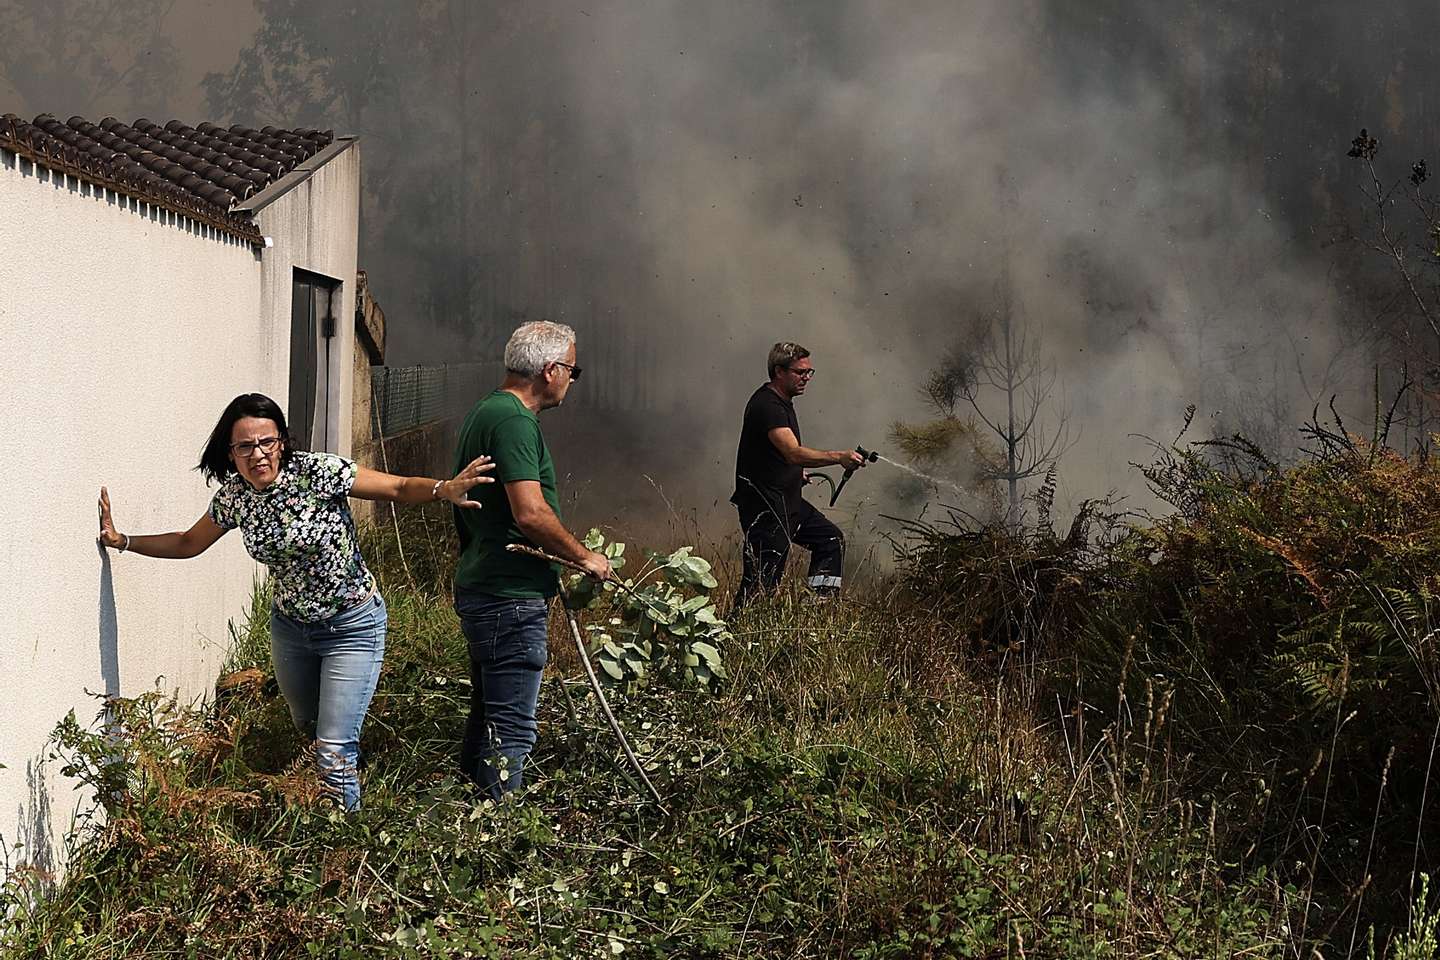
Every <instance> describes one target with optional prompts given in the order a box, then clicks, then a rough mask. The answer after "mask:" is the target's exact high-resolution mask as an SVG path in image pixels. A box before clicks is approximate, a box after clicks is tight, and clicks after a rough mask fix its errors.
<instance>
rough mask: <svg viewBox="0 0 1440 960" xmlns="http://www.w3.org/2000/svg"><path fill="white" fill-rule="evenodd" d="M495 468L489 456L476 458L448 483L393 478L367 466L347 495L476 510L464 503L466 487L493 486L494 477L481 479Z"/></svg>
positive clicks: (417, 478) (465, 500) (470, 503)
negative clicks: (446, 503)
mask: <svg viewBox="0 0 1440 960" xmlns="http://www.w3.org/2000/svg"><path fill="white" fill-rule="evenodd" d="M494 469H495V463H494V461H492V460H491V459H490V458H489V457H476V458H475V459H474V460H472V461H470V463H469V465H467V466H466V467H465V469H464V470H461V471H460V472H459V473H457V474H455V476H454V477H452V478H451V479H449V480H436V479H435V478H433V477H397V476H395V475H394V474H390V473H381V472H380V471H379V470H371V469H370V468H369V467H360V468H359V470H358V472H357V473H356V474H355V484H354V486H352V487H351V488H350V496H352V497H356V498H358V499H360V500H393V501H395V502H396V503H426V502H428V501H431V500H448V501H450V502H451V503H453V504H455V506H457V507H466V508H469V509H478V508H479V506H480V504H478V503H476V502H475V501H474V500H467V499H466V498H465V495H466V494H467V493H469V492H470V488H471V487H473V486H475V485H476V484H480V483H494V482H495V478H494V477H487V476H483V474H486V473H489V472H490V471H491V470H494Z"/></svg>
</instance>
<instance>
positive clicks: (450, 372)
mask: <svg viewBox="0 0 1440 960" xmlns="http://www.w3.org/2000/svg"><path fill="white" fill-rule="evenodd" d="M504 378H505V365H504V364H502V363H499V362H491V363H452V364H442V365H440V366H426V367H371V368H370V390H371V399H372V402H371V405H370V411H371V417H372V419H373V421H374V427H375V435H376V436H377V437H393V436H395V435H396V434H399V433H403V432H404V431H406V430H410V429H412V428H414V427H418V426H420V425H421V424H424V423H432V422H434V421H443V420H458V419H459V418H460V417H462V416H464V415H465V412H466V411H467V410H469V409H470V407H471V406H473V405H474V404H475V402H476V401H477V400H479V399H480V398H481V397H483V396H485V394H487V393H489V392H490V391H491V390H493V389H494V388H495V387H496V386H497V385H498V384H499V383H500V381H501V380H503V379H504Z"/></svg>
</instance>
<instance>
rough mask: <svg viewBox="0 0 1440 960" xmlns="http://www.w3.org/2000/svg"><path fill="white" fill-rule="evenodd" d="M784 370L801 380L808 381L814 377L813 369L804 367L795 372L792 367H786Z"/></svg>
mask: <svg viewBox="0 0 1440 960" xmlns="http://www.w3.org/2000/svg"><path fill="white" fill-rule="evenodd" d="M785 369H786V370H789V371H790V372H791V373H793V374H795V376H797V377H799V378H800V379H801V380H809V379H810V378H811V377H813V376H815V368H814V367H806V368H805V369H804V370H796V369H795V368H794V367H786V368H785Z"/></svg>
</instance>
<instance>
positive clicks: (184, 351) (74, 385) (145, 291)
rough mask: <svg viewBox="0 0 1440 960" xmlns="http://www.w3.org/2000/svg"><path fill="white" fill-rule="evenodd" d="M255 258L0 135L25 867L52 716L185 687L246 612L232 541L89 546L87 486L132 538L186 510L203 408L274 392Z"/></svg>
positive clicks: (12, 657)
mask: <svg viewBox="0 0 1440 960" xmlns="http://www.w3.org/2000/svg"><path fill="white" fill-rule="evenodd" d="M261 272H262V261H261V259H260V257H259V256H258V254H257V252H256V250H255V249H254V248H252V247H251V246H250V245H249V244H246V243H244V242H242V241H238V240H235V239H233V238H231V237H228V236H226V235H224V234H221V233H219V232H217V231H214V230H213V229H211V228H208V227H205V226H203V225H197V224H196V223H195V222H193V221H190V220H188V219H185V218H181V217H179V216H177V215H175V214H172V213H169V212H167V211H164V210H160V209H158V208H155V207H151V206H149V205H145V204H142V203H139V202H137V201H133V200H130V199H128V198H125V197H120V196H117V195H115V194H114V193H109V192H107V191H104V190H101V189H98V188H93V187H91V186H90V185H89V184H84V183H80V182H78V181H76V180H74V179H67V178H65V177H64V176H63V175H59V174H54V173H52V172H50V171H48V170H46V169H44V168H39V167H36V166H35V165H34V164H31V163H30V162H29V161H26V160H24V159H17V158H16V156H15V155H14V154H11V153H8V152H5V151H3V150H0V410H3V411H4V415H3V425H0V463H3V469H0V504H3V505H4V509H3V511H0V543H3V547H0V663H4V664H5V666H6V671H5V675H4V676H3V677H0V764H4V765H5V769H3V770H0V834H3V838H4V843H5V844H6V845H7V846H8V845H11V844H13V843H15V842H17V841H19V842H21V843H23V844H24V845H25V848H26V849H25V850H24V851H23V852H22V856H23V857H25V858H26V859H30V860H31V861H32V862H35V863H37V864H38V865H41V866H49V865H57V866H58V862H57V856H58V854H59V849H58V848H59V845H60V844H61V842H62V840H63V836H64V833H65V830H66V828H67V827H68V826H69V822H70V818H71V815H72V811H73V809H74V807H75V804H76V802H77V801H78V800H79V799H80V798H79V797H78V796H77V795H76V793H75V791H74V790H73V789H72V785H71V784H68V783H66V782H64V781H63V778H60V776H59V774H58V771H57V770H56V766H57V765H55V764H49V765H46V764H43V763H42V762H41V755H42V750H43V747H44V744H45V742H46V740H47V738H48V737H49V735H50V732H51V730H52V729H53V728H54V725H55V724H56V722H57V721H59V720H60V719H61V718H62V717H63V716H64V715H65V713H66V712H67V711H68V710H70V709H72V708H73V709H74V710H75V711H76V714H77V716H78V717H79V718H80V719H82V720H83V721H89V720H91V719H92V718H93V717H94V716H95V714H96V713H97V711H98V709H99V704H98V703H97V701H95V700H94V699H92V698H91V697H89V696H87V694H86V691H92V692H95V693H118V694H122V695H133V694H136V693H139V692H142V691H144V690H147V689H152V688H154V686H155V685H156V683H157V682H158V683H159V685H160V687H161V688H163V689H165V690H167V691H170V690H178V691H179V692H180V694H181V695H182V696H184V697H187V698H188V697H194V696H199V695H203V694H204V693H205V692H206V691H207V690H209V689H210V687H211V685H212V683H213V681H214V678H215V676H216V673H217V670H218V668H219V666H220V664H221V662H222V661H223V659H224V657H225V655H226V652H227V641H228V633H227V620H228V619H229V618H231V617H238V616H240V615H241V614H242V612H243V611H244V610H245V608H246V605H247V601H248V599H249V597H250V594H251V590H252V586H253V583H254V577H255V573H256V567H255V565H254V564H253V563H252V562H251V561H250V560H249V558H248V557H247V556H246V555H245V552H244V549H243V547H242V545H241V543H240V538H239V537H235V536H231V537H226V538H224V539H223V540H221V542H220V543H218V544H217V545H216V546H215V547H214V548H213V549H212V550H211V551H209V552H208V553H206V554H205V555H203V556H202V557H200V558H198V559H196V560H191V561H187V562H183V563H181V562H173V561H160V560H152V559H148V558H144V557H137V556H133V555H121V556H115V555H105V554H104V553H102V551H101V550H100V549H99V547H98V546H97V545H96V543H95V535H96V530H97V523H96V507H95V501H96V496H97V493H98V490H99V488H100V485H101V484H105V485H107V486H108V487H109V490H110V497H111V500H112V503H113V508H114V514H115V519H116V523H117V526H118V527H119V529H120V530H122V531H126V532H131V533H142V532H150V533H157V532H164V531H167V530H173V529H177V528H178V529H184V528H185V527H188V526H189V525H190V524H191V523H193V522H194V521H195V520H196V518H198V517H199V516H200V515H201V514H202V513H203V512H204V511H205V509H206V507H207V505H208V503H209V499H210V494H211V491H210V490H207V488H206V486H205V483H204V481H203V480H202V479H201V477H200V475H199V474H198V473H197V472H195V471H194V470H193V469H191V468H192V467H193V466H194V465H195V463H196V462H197V461H198V459H199V453H200V448H201V446H202V444H203V442H204V440H205V438H206V436H207V435H208V434H209V431H210V429H211V428H212V427H213V426H214V424H215V420H216V418H217V417H218V416H219V414H220V411H221V410H222V409H223V407H224V406H225V404H226V403H227V402H228V401H229V400H230V399H231V398H232V397H233V396H234V395H235V394H237V393H240V392H242V391H248V390H266V391H277V392H280V393H282V394H283V389H284V381H283V379H277V371H283V370H284V369H285V360H286V357H285V355H284V354H283V353H281V350H282V349H283V348H285V347H286V346H287V345H286V343H285V339H284V331H283V330H282V331H280V332H279V333H278V334H277V333H276V332H275V331H273V330H272V329H271V327H272V326H273V324H272V323H271V321H270V320H269V319H268V318H267V316H266V314H265V313H264V312H263V311H262V309H261ZM287 320H288V318H287ZM277 354H279V355H277ZM157 678H159V679H158V681H157ZM11 865H12V866H13V865H14V864H13V863H12V864H11Z"/></svg>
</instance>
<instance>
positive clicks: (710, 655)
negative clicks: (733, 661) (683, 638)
mask: <svg viewBox="0 0 1440 960" xmlns="http://www.w3.org/2000/svg"><path fill="white" fill-rule="evenodd" d="M690 652H691V653H696V654H699V655H700V656H702V657H704V658H705V662H706V663H707V664H709V665H710V666H711V667H718V666H719V665H720V651H719V650H716V649H715V648H714V647H713V646H711V645H710V644H708V643H706V642H705V641H703V640H697V641H696V642H694V643H692V644H690Z"/></svg>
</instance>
